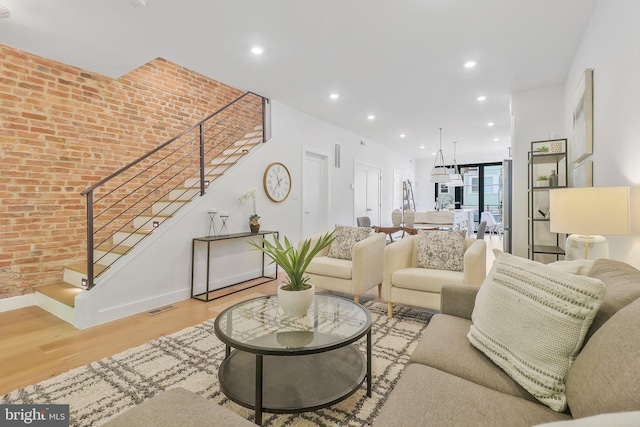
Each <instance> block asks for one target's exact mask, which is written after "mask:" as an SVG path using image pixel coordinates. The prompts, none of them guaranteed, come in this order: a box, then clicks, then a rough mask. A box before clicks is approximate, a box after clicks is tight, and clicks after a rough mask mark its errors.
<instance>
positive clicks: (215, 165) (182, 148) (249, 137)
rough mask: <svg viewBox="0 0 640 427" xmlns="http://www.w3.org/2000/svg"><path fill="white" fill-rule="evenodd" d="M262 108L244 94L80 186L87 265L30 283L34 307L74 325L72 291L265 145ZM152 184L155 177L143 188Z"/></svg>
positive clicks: (83, 287)
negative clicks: (124, 164)
mask: <svg viewBox="0 0 640 427" xmlns="http://www.w3.org/2000/svg"><path fill="white" fill-rule="evenodd" d="M247 98H251V99H247ZM256 103H258V104H256ZM256 105H259V107H260V108H258V107H256ZM267 108H268V100H266V99H264V98H262V97H260V96H258V95H255V94H252V93H250V92H249V93H247V94H245V95H243V96H242V97H240V98H239V99H237V100H235V101H234V102H232V103H231V104H229V105H228V106H226V107H224V108H223V109H221V110H219V111H218V112H216V113H214V114H212V115H211V116H209V117H208V118H206V119H205V120H203V121H202V122H200V123H198V124H196V125H194V126H193V127H192V128H190V129H188V130H187V131H185V132H183V133H182V134H180V135H178V136H177V137H175V138H173V139H172V140H170V141H168V142H167V143H165V144H163V145H162V146H160V147H158V148H157V149H155V150H153V151H152V152H150V153H148V154H146V155H145V156H143V157H141V158H140V159H138V160H136V161H135V162H133V163H131V164H130V165H128V166H127V167H125V168H123V169H121V170H119V171H118V172H116V173H115V174H113V175H111V176H110V177H108V178H106V179H105V180H103V181H101V182H100V183H98V184H96V185H94V186H93V187H91V188H89V189H88V190H85V192H83V195H87V222H88V224H87V247H88V248H92V250H89V249H88V250H87V262H81V263H77V264H71V265H67V266H65V267H64V274H63V280H62V281H59V282H55V283H52V284H47V285H42V286H38V287H36V288H35V290H36V301H37V304H38V305H39V306H40V307H41V308H43V309H45V310H47V311H49V312H51V313H53V314H55V315H56V316H58V317H60V318H61V319H63V320H65V321H67V322H69V323H72V324H73V323H74V306H75V297H76V296H77V295H78V294H80V293H81V292H83V291H85V290H87V291H90V290H91V288H93V287H94V286H95V284H96V283H97V281H99V279H100V276H101V275H102V274H104V273H105V272H106V271H108V270H109V269H110V268H113V266H114V264H116V263H117V262H118V260H119V259H120V258H121V257H124V256H126V255H127V254H128V253H130V252H131V251H132V250H133V248H134V247H135V246H136V245H137V244H138V243H140V242H141V241H142V240H143V239H145V238H146V237H148V236H150V235H152V233H153V232H154V231H155V230H156V229H157V228H159V227H168V226H171V220H172V219H173V218H174V215H175V213H176V212H177V211H178V210H180V209H181V208H182V207H184V206H186V205H187V204H189V203H190V202H191V201H192V200H194V199H196V198H197V197H198V196H202V195H204V194H205V192H206V189H207V188H208V187H209V186H210V185H211V183H212V182H213V181H215V180H216V179H218V178H219V177H221V176H222V175H223V174H224V173H226V172H228V171H229V170H230V169H231V168H232V167H234V166H235V165H237V164H239V163H240V162H241V161H242V159H243V158H244V157H245V156H246V155H247V154H248V153H249V152H250V151H251V150H252V149H254V148H255V147H257V146H259V145H260V144H261V143H263V142H266V140H267V139H268V132H267V131H266V129H265V128H266V127H268V122H267V121H266V120H265V118H266V117H268V116H267V115H266V112H265V110H266V109H267ZM221 116H222V117H221ZM256 122H257V124H256ZM239 132H242V133H239ZM196 134H197V135H196ZM194 135H195V137H194ZM238 135H240V137H238ZM161 150H165V153H161V152H160V151H161ZM194 152H195V153H196V154H194ZM167 153H168V154H167ZM170 157H173V160H171V161H168V160H167V159H168V158H170ZM176 159H177V160H176ZM185 159H186V160H185ZM144 163H146V164H144ZM123 175H126V176H124V177H123ZM142 176H144V180H142V179H141V177H142ZM149 177H151V178H150V179H149ZM158 177H161V178H159V179H158ZM152 181H156V182H154V183H153V184H152V185H149V183H151V182H152ZM107 184H111V186H110V188H105V187H107ZM94 242H96V243H95V244H94Z"/></svg>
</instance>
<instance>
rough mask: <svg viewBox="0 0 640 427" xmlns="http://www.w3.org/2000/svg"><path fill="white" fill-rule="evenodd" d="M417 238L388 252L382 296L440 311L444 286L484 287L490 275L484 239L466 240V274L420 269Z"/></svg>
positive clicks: (390, 306)
mask: <svg viewBox="0 0 640 427" xmlns="http://www.w3.org/2000/svg"><path fill="white" fill-rule="evenodd" d="M416 239H417V236H409V237H405V238H404V239H402V240H400V241H398V242H395V243H393V244H392V245H389V246H387V247H386V249H385V250H384V279H383V282H382V296H383V298H384V299H385V300H386V301H387V304H388V314H389V317H392V315H393V304H406V305H413V306H418V307H425V308H432V309H434V310H439V309H440V290H441V289H442V286H443V285H444V284H468V285H475V286H480V285H481V284H482V281H483V280H484V278H485V276H486V273H487V261H486V260H487V244H486V242H485V241H484V240H478V239H476V238H472V237H467V238H465V253H464V269H463V271H461V272H460V271H447V270H434V269H430V268H418V267H417V265H418V255H417V243H416Z"/></svg>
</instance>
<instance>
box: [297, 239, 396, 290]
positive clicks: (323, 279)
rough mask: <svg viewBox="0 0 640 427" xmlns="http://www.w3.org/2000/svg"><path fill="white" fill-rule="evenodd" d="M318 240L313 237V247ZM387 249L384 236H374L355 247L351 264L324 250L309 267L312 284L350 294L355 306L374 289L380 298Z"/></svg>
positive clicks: (308, 271) (349, 261)
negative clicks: (329, 255)
mask: <svg viewBox="0 0 640 427" xmlns="http://www.w3.org/2000/svg"><path fill="white" fill-rule="evenodd" d="M319 237H320V234H319V235H315V236H312V237H311V246H312V247H313V245H314V244H315V242H316V241H317V240H318V238H319ZM300 244H302V242H300V243H299V244H298V246H300ZM385 245H386V236H385V234H380V233H372V234H371V235H370V236H369V237H367V238H366V239H364V240H361V241H359V242H357V243H356V244H355V245H354V246H353V251H352V255H351V258H352V259H351V260H346V259H338V258H330V257H328V256H327V255H328V254H329V247H327V248H324V249H323V250H322V251H320V252H319V253H318V255H316V256H315V257H314V258H313V261H311V263H310V264H309V266H308V267H307V274H308V276H309V282H310V283H313V284H314V285H315V286H316V287H317V288H320V289H326V290H329V291H335V292H344V293H347V294H351V295H353V299H354V300H355V301H356V302H358V301H359V300H360V295H362V294H363V293H364V292H367V291H368V290H369V289H371V288H373V287H375V286H378V287H379V288H378V294H380V290H381V284H382V260H383V257H384V248H385Z"/></svg>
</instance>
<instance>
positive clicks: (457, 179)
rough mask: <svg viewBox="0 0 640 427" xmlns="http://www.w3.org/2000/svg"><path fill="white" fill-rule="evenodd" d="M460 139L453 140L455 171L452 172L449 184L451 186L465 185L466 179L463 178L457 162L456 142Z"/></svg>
mask: <svg viewBox="0 0 640 427" xmlns="http://www.w3.org/2000/svg"><path fill="white" fill-rule="evenodd" d="M457 143H458V141H453V173H452V174H451V182H450V183H449V185H450V186H451V187H464V181H463V180H462V175H460V168H459V167H458V163H457V162H456V144H457Z"/></svg>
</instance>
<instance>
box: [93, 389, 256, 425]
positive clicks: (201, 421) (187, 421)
mask: <svg viewBox="0 0 640 427" xmlns="http://www.w3.org/2000/svg"><path fill="white" fill-rule="evenodd" d="M102 426H104V427H150V426H153V427H175V426H180V427H202V426H224V427H252V426H254V427H255V424H253V423H252V422H250V421H248V420H246V419H244V418H242V417H241V416H240V415H238V414H236V413H235V412H232V411H230V410H229V409H227V408H223V407H222V406H219V405H217V404H215V403H214V402H212V401H211V400H208V399H206V398H204V397H202V396H200V395H197V394H195V393H193V392H191V391H189V390H186V389H184V388H182V387H176V388H171V389H168V390H165V391H163V392H162V393H159V394H157V395H155V396H154V397H152V398H151V399H149V400H145V401H144V402H142V403H141V404H139V405H137V406H134V407H133V408H131V409H129V410H127V411H125V412H123V413H121V414H120V415H118V416H116V417H115V418H112V419H110V420H109V421H107V422H106V423H105V424H102Z"/></svg>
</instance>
